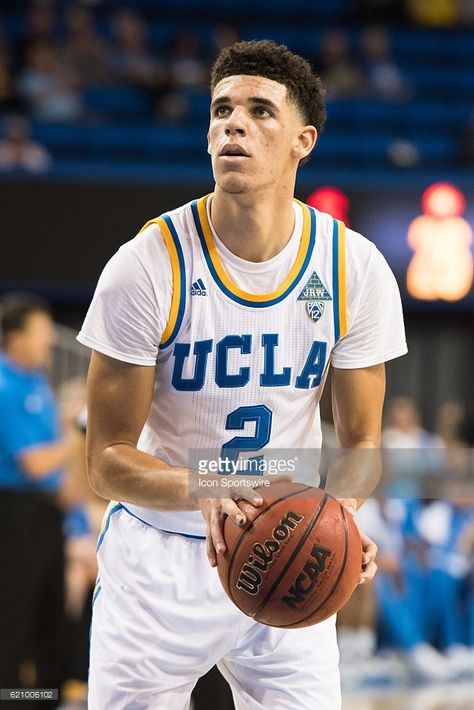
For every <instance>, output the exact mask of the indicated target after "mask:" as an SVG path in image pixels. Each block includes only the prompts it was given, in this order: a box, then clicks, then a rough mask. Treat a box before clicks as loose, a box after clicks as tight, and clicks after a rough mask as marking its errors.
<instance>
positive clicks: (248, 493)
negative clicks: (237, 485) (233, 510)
mask: <svg viewBox="0 0 474 710" xmlns="http://www.w3.org/2000/svg"><path fill="white" fill-rule="evenodd" d="M238 497H239V499H240V500H246V501H248V502H249V503H251V504H252V505H254V506H256V507H257V506H259V505H262V503H263V498H262V496H261V494H260V493H259V492H258V491H256V490H254V489H253V488H248V489H247V490H244V491H239V492H238Z"/></svg>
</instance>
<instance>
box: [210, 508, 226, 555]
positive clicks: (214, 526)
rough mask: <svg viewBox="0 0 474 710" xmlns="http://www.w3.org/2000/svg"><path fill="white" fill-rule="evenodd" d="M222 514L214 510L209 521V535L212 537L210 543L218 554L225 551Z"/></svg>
mask: <svg viewBox="0 0 474 710" xmlns="http://www.w3.org/2000/svg"><path fill="white" fill-rule="evenodd" d="M223 527H224V516H223V515H222V513H218V512H217V511H214V512H213V514H212V515H211V520H210V522H209V535H210V537H211V539H212V544H213V546H214V549H215V551H216V552H217V554H218V555H223V554H224V552H225V551H226V549H227V548H226V544H225V540H224V531H223Z"/></svg>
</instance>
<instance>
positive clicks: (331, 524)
mask: <svg viewBox="0 0 474 710" xmlns="http://www.w3.org/2000/svg"><path fill="white" fill-rule="evenodd" d="M259 492H260V493H261V494H262V497H263V499H264V503H263V505H262V506H261V507H260V508H259V509H258V510H257V512H256V513H255V515H254V516H253V519H250V517H249V516H248V514H247V513H246V516H247V523H246V525H245V526H244V527H243V528H239V527H238V526H237V525H236V524H235V523H234V522H233V521H232V520H230V519H229V518H227V519H226V521H225V525H224V536H225V541H226V545H227V551H226V553H225V554H224V555H218V556H217V557H218V570H219V576H220V579H221V582H222V584H223V586H224V589H225V591H226V592H227V594H228V596H229V597H230V598H231V600H232V601H233V602H234V604H236V605H237V606H238V607H239V609H240V610H241V611H243V612H244V614H247V615H248V616H251V617H253V618H254V619H255V620H256V621H259V622H261V623H262V624H267V625H269V626H278V627H282V628H298V627H303V626H310V625H312V624H317V623H319V622H320V621H324V619H327V618H328V617H329V616H331V615H332V614H334V613H335V612H336V611H338V610H339V609H340V608H341V607H342V606H343V605H344V604H345V603H346V602H347V600H348V599H349V597H350V596H351V594H352V592H353V591H354V589H355V587H356V585H357V582H358V579H359V575H360V571H361V562H362V545H361V541H360V536H359V531H358V530H357V526H356V524H355V522H354V520H353V518H352V515H351V514H350V513H349V512H348V511H347V510H345V509H344V507H343V506H342V505H341V504H340V503H339V502H338V501H337V500H336V499H335V498H333V497H332V496H330V495H328V494H327V493H325V492H324V491H322V490H320V489H319V488H313V487H312V486H307V485H305V484H301V483H275V484H272V485H271V486H269V487H268V488H263V487H262V488H259ZM239 505H241V506H242V503H239Z"/></svg>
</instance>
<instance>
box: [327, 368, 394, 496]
mask: <svg viewBox="0 0 474 710" xmlns="http://www.w3.org/2000/svg"><path fill="white" fill-rule="evenodd" d="M384 395H385V366H384V365H383V364H380V365H373V366H372V367H364V368H358V369H354V370H345V369H337V368H335V369H334V372H333V386H332V405H333V415H334V424H335V427H336V434H337V437H338V440H339V443H340V445H341V448H342V450H343V451H342V453H341V456H340V457H338V458H337V459H336V461H335V462H334V464H333V465H332V466H331V469H330V471H329V474H328V483H327V489H328V492H330V493H331V494H332V495H335V496H337V497H348V498H356V499H357V500H358V502H359V505H361V504H362V503H363V502H364V500H365V499H366V498H367V497H368V496H369V495H370V494H371V493H372V491H373V490H374V488H375V487H376V485H377V483H378V481H379V479H380V474H381V457H380V438H381V427H382V408H383V400H384Z"/></svg>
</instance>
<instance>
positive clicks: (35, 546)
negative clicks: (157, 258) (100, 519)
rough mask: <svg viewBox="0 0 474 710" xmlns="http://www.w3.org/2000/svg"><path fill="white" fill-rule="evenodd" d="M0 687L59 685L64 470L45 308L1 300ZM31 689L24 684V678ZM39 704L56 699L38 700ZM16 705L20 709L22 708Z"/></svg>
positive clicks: (37, 302) (29, 301)
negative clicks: (31, 674)
mask: <svg viewBox="0 0 474 710" xmlns="http://www.w3.org/2000/svg"><path fill="white" fill-rule="evenodd" d="M0 332H1V337H2V344H3V352H2V353H1V355H0V569H1V577H0V579H1V582H0V687H2V688H19V687H21V686H22V667H23V664H24V663H25V661H29V662H32V663H33V664H34V668H35V673H36V677H35V678H34V683H33V685H34V687H36V688H59V687H60V681H61V656H62V649H61V643H62V634H63V619H64V616H63V607H64V550H63V512H62V506H61V503H60V487H61V483H62V476H63V472H62V466H63V465H64V464H65V462H66V461H67V459H68V456H69V453H70V450H71V444H70V443H69V442H68V441H64V440H62V438H61V431H60V422H59V416H58V409H57V406H56V402H55V399H54V396H53V393H52V391H51V389H50V387H49V384H48V381H47V378H46V375H45V374H44V372H43V370H44V369H45V368H47V367H48V366H49V365H50V364H51V359H52V348H53V345H54V341H55V333H54V324H53V320H52V317H51V314H50V310H49V306H48V304H47V303H45V302H44V301H43V300H41V299H38V298H36V297H34V296H30V295H26V294H9V295H6V296H4V297H3V299H1V301H0ZM23 680H24V682H25V683H28V685H29V686H31V684H32V679H31V678H29V679H27V680H25V679H23ZM44 702H45V704H46V706H47V705H48V704H49V705H50V706H51V707H53V706H55V703H54V702H50V701H44ZM27 706H28V705H27V702H26V701H22V704H21V707H22V708H26V707H27Z"/></svg>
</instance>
